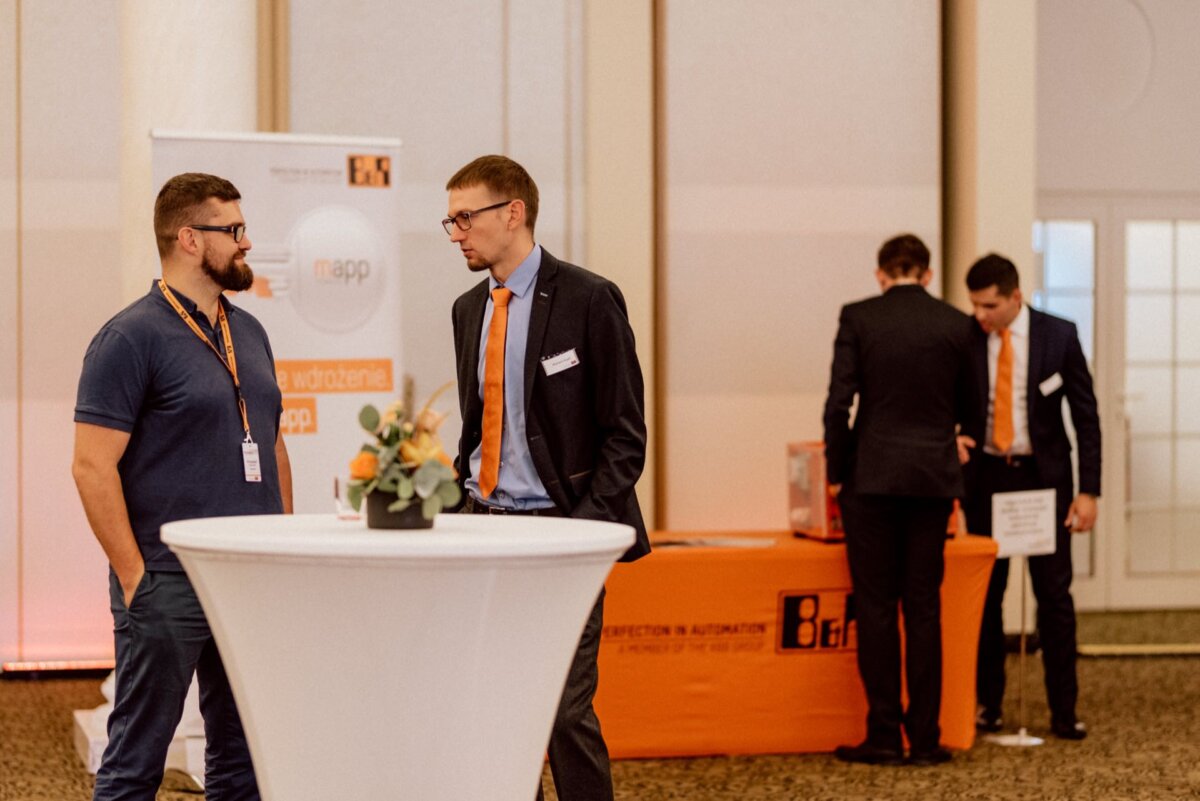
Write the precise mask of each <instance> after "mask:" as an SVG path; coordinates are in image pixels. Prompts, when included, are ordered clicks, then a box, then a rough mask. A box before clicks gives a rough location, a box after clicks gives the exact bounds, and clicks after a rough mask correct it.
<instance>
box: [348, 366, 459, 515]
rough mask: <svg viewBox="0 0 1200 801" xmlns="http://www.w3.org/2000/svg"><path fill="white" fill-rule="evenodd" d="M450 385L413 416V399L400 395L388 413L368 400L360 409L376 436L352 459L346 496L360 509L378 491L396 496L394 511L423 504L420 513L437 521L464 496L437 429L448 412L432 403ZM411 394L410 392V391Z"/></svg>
mask: <svg viewBox="0 0 1200 801" xmlns="http://www.w3.org/2000/svg"><path fill="white" fill-rule="evenodd" d="M450 386H451V384H446V385H445V386H443V387H441V388H440V389H438V391H437V392H435V393H433V395H432V396H431V397H430V398H429V401H428V402H427V403H426V404H425V406H424V407H423V408H422V409H421V411H420V412H419V413H417V415H416V416H415V417H414V416H413V415H412V411H411V410H412V404H411V402H406V401H405V400H398V401H396V402H395V403H393V404H391V405H390V406H388V407H387V408H386V409H385V410H384V411H383V414H380V413H379V410H378V409H376V408H375V407H374V406H372V405H370V404H367V405H366V406H364V407H363V408H362V411H360V412H359V413H358V423H359V425H361V426H362V427H363V429H364V430H365V431H366V432H367V433H369V434H371V435H372V436H374V438H375V442H374V443H366V444H364V445H363V446H362V449H361V450H359V452H358V455H356V456H355V457H354V459H352V460H351V461H350V481H349V483H348V484H347V487H346V491H347V500H348V501H349V502H350V505H351V506H353V507H354V508H355V509H356V510H357V509H360V508H361V507H362V501H363V497H364V496H366V495H369V494H371V493H373V492H382V493H387V494H388V495H394V496H395V498H396V499H395V500H394V501H392V502H391V503H390V504H388V507H387V509H388V511H389V512H400V511H403V510H404V509H407V508H408V507H409V506H411V505H413V504H417V503H419V504H420V505H421V515H422V517H424V518H425V519H426V520H432V519H433V517H434V515H436V514H437V513H438V512H440V511H441V510H442V509H444V508H446V507H449V506H454V505H455V504H457V503H458V502H459V500H461V499H462V490H461V489H460V488H459V486H458V473H456V472H455V471H454V466H453V462H451V461H450V457H449V456H447V455H446V451H445V449H444V448H443V447H442V442H441V440H440V439H438V435H437V430H438V427H439V426H441V424H442V421H443V420H445V419H446V415H444V414H438V413H437V412H435V411H433V409H432V408H431V407H432V405H433V402H434V401H435V400H436V399H437V397H438V396H439V395H441V394H442V393H443V392H444V391H445V390H446V389H447V388H448V387H450ZM405 394H406V395H408V394H410V393H408V392H406V393H405Z"/></svg>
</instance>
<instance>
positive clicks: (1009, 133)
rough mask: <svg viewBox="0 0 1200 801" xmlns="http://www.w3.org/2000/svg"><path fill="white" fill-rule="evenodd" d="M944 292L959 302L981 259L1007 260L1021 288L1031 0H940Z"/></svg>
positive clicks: (1033, 136)
mask: <svg viewBox="0 0 1200 801" xmlns="http://www.w3.org/2000/svg"><path fill="white" fill-rule="evenodd" d="M942 5H943V26H944V27H943V31H944V35H943V71H942V81H943V93H944V94H943V119H942V125H943V136H944V140H943V153H944V163H943V176H942V179H943V183H944V194H943V198H944V206H943V212H944V213H943V221H942V222H943V225H942V230H943V232H944V233H943V236H944V248H943V251H944V253H945V265H944V267H943V272H944V274H945V276H946V281H945V282H944V284H943V287H944V291H945V297H946V298H947V299H949V300H950V301H952V302H955V303H957V304H958V305H960V306H965V305H966V302H967V299H966V298H967V292H966V288H965V286H964V284H963V279H964V277H965V275H966V271H967V269H968V268H969V267H970V266H971V264H972V263H973V262H974V261H975V259H977V258H978V257H979V256H981V255H983V254H984V253H987V252H989V251H996V252H998V253H1002V254H1004V255H1005V256H1007V257H1009V258H1010V259H1012V260H1013V262H1014V263H1015V264H1016V265H1017V268H1018V269H1019V270H1020V272H1021V278H1022V281H1021V283H1022V286H1023V287H1024V288H1025V289H1026V291H1027V292H1029V291H1032V290H1033V289H1034V288H1035V287H1034V285H1033V284H1032V283H1031V280H1032V279H1033V277H1034V271H1033V269H1032V268H1033V244H1032V226H1033V220H1034V216H1035V214H1036V209H1035V203H1036V194H1037V91H1036V90H1037V83H1036V67H1037V64H1036V60H1037V3H1036V0H1011V2H1009V0H1005V2H997V0H944V2H943V4H942Z"/></svg>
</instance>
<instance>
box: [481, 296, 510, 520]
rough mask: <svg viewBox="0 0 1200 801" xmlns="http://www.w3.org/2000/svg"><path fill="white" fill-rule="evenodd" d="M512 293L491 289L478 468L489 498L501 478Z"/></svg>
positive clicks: (482, 485)
mask: <svg viewBox="0 0 1200 801" xmlns="http://www.w3.org/2000/svg"><path fill="white" fill-rule="evenodd" d="M511 297H512V290H511V289H507V288H506V287H497V288H495V289H493V290H492V324H491V325H490V326H488V339H487V352H486V354H485V355H484V368H483V442H482V444H481V453H480V455H481V456H482V457H483V461H482V462H481V463H480V465H479V492H480V493H481V494H482V495H483V497H484V498H485V499H486V498H488V497H490V496H491V494H492V492H493V490H495V489H496V482H497V481H498V480H499V477H500V435H501V433H502V432H503V430H504V339H505V335H506V334H507V333H508V299H509V298H511Z"/></svg>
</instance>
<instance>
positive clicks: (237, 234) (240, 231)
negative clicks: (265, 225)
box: [183, 223, 246, 242]
mask: <svg viewBox="0 0 1200 801" xmlns="http://www.w3.org/2000/svg"><path fill="white" fill-rule="evenodd" d="M183 227H184V228H194V229H195V230H197V231H221V232H223V233H226V234H229V235H231V236H232V237H233V241H234V242H241V241H242V237H244V236H245V235H246V226H245V224H244V223H238V224H237V225H185V226H183Z"/></svg>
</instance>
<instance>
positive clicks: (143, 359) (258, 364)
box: [75, 282, 283, 571]
mask: <svg viewBox="0 0 1200 801" xmlns="http://www.w3.org/2000/svg"><path fill="white" fill-rule="evenodd" d="M174 294H175V296H176V298H178V299H179V302H180V304H182V305H183V307H184V309H186V310H187V311H188V312H189V313H190V314H191V316H192V319H194V320H195V321H196V323H197V325H199V326H200V330H202V331H203V332H205V334H206V335H207V336H208V338H209V340H211V341H212V343H213V344H214V345H216V347H217V349H218V350H219V351H221V352H222V353H224V345H223V339H224V337H223V336H222V335H221V331H220V325H219V324H218V325H217V326H216V329H215V330H214V327H213V326H212V325H211V324H210V323H209V321H208V317H207V316H206V315H205V314H204V313H203V312H201V311H199V310H198V309H197V308H196V304H195V303H194V302H193V301H192V300H190V299H189V298H187V297H185V296H184V295H182V294H180V293H179V292H178V291H174ZM220 302H221V303H222V304H223V305H224V307H225V314H226V316H227V317H228V319H229V329H230V333H231V334H232V336H233V345H234V350H235V355H236V357H237V366H238V378H239V379H240V381H241V384H242V395H243V397H245V399H246V410H247V412H248V414H249V418H250V433H251V435H252V436H253V437H254V441H255V442H256V443H258V453H259V459H260V461H261V464H262V481H261V482H253V483H252V482H249V481H246V477H245V471H244V469H243V467H242V440H243V438H244V436H245V433H244V431H243V429H242V416H241V413H240V412H239V411H238V405H237V392H236V390H235V389H234V386H233V376H231V375H230V374H229V370H227V369H226V368H225V365H224V364H223V363H222V361H221V360H220V359H218V358H217V355H216V354H215V353H213V352H212V350H211V349H210V348H208V347H207V346H206V345H205V344H204V343H203V342H201V341H200V339H199V337H197V336H196V334H195V333H194V332H193V331H192V330H191V328H190V327H188V326H187V325H185V324H184V322H183V321H182V320H180V319H179V316H178V315H177V314H176V313H175V311H174V310H173V309H172V308H171V305H170V304H169V303H168V302H167V299H166V298H165V297H163V294H162V292H160V291H159V289H158V284H157V282H155V283H154V284H153V285H152V286H151V288H150V292H149V293H148V294H146V295H145V296H144V297H142V298H141V299H140V300H137V301H135V302H134V303H132V304H131V305H130V306H128V307H127V308H125V309H124V310H123V311H121V312H120V313H119V314H117V316H116V317H114V318H112V319H111V320H109V321H108V322H107V323H105V325H104V327H103V328H101V329H100V332H99V333H98V334H96V336H95V338H94V339H93V340H92V343H91V344H90V345H89V346H88V349H87V354H86V355H85V356H84V358H83V373H82V375H80V377H79V393H78V396H77V398H76V401H75V422H77V423H91V424H93V425H98V426H105V427H106V428H115V429H117V430H119V431H126V432H128V433H129V435H130V437H129V444H128V446H127V447H126V449H125V453H124V455H123V456H122V457H121V461H120V462H119V464H118V469H119V471H120V474H121V487H122V490H123V491H124V494H125V505H126V507H127V508H128V510H129V522H130V523H131V524H132V525H133V533H134V536H135V537H136V538H137V543H138V548H139V549H140V550H141V552H142V558H143V559H145V561H146V569H147V570H168V571H181V570H182V569H183V568H182V566H181V565H180V564H179V560H178V559H176V558H175V555H174V554H173V553H171V551H170V550H169V549H168V548H167V547H166V546H165V545H163V544H162V541H161V540H160V539H159V527H160V526H162V524H163V523H169V522H171V521H173V520H186V519H189V518H194V517H219V516H222V515H248V514H277V513H282V512H283V501H282V499H281V498H280V494H279V467H278V465H277V464H276V463H275V438H276V436H277V435H278V433H279V416H280V413H281V411H282V404H281V395H280V392H279V385H278V384H277V383H276V380H275V358H274V356H273V355H272V353H271V345H270V342H268V340H267V332H266V331H265V330H264V329H263V327H262V325H261V324H260V323H259V322H258V320H256V319H254V317H253V316H252V315H251V314H250V313H249V312H246V311H244V310H242V309H239V308H237V307H236V306H233V305H232V304H231V303H229V301H228V300H227V299H226V298H225V297H224V296H221V301H220Z"/></svg>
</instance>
